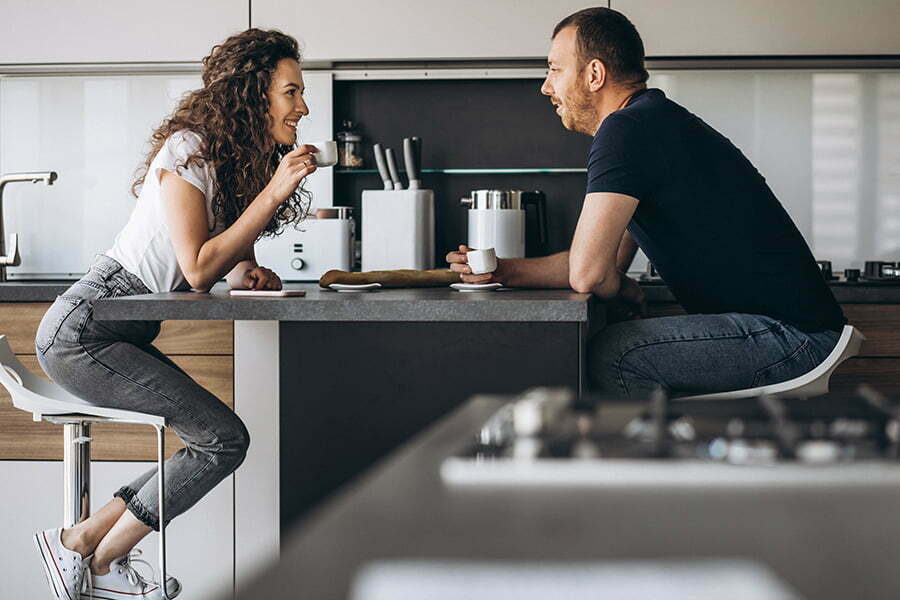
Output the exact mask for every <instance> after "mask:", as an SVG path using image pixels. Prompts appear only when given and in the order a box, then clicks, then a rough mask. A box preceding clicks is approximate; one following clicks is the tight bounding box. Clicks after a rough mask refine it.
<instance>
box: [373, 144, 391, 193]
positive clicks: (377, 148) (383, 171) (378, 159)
mask: <svg viewBox="0 0 900 600" xmlns="http://www.w3.org/2000/svg"><path fill="white" fill-rule="evenodd" d="M372 152H374V153H375V164H376V165H378V174H379V175H381V181H383V182H384V189H386V190H392V189H394V185H393V182H392V181H391V176H390V173H389V172H388V168H387V163H385V161H384V151H382V149H381V144H375V145H374V146H372Z"/></svg>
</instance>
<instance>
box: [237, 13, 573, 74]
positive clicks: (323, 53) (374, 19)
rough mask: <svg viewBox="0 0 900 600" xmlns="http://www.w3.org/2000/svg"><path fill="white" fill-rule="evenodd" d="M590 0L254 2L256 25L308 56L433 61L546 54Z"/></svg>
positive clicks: (534, 56) (312, 57)
mask: <svg viewBox="0 0 900 600" xmlns="http://www.w3.org/2000/svg"><path fill="white" fill-rule="evenodd" d="M584 6H585V3H584V0H556V1H555V2H535V1H532V0H527V1H523V0H456V1H455V2H447V1H446V0H421V1H419V2H410V1H409V0H381V1H380V2H372V1H371V0H344V1H342V2H324V3H318V4H316V5H311V4H309V3H307V2H300V1H299V0H254V2H253V11H252V15H251V18H252V22H253V26H254V27H263V28H269V27H275V28H278V29H281V30H282V31H284V32H286V33H290V34H291V35H294V36H296V37H297V38H298V39H299V40H300V41H301V42H302V43H303V45H304V46H305V51H304V58H305V59H306V60H315V61H335V60H352V61H367V60H427V59H471V60H476V59H487V58H497V59H511V58H545V57H546V56H547V50H548V48H549V47H550V34H551V33H552V32H553V27H554V25H556V23H557V22H559V20H560V19H562V18H563V17H565V16H567V15H569V14H571V13H573V12H575V11H576V10H579V9H581V8H584Z"/></svg>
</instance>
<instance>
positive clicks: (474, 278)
mask: <svg viewBox="0 0 900 600" xmlns="http://www.w3.org/2000/svg"><path fill="white" fill-rule="evenodd" d="M470 250H471V248H469V247H468V246H466V245H465V244H461V245H460V247H459V250H458V251H456V252H451V253H449V254H448V255H447V262H448V263H450V270H451V271H455V272H456V273H459V276H460V279H462V280H463V283H503V259H502V258H498V259H497V269H496V270H495V271H493V272H491V273H482V274H480V275H473V274H472V269H471V267H469V264H468V263H469V258H468V256H467V255H468V254H469V251H470Z"/></svg>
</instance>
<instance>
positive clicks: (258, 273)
mask: <svg viewBox="0 0 900 600" xmlns="http://www.w3.org/2000/svg"><path fill="white" fill-rule="evenodd" d="M241 283H242V285H243V286H244V288H245V289H248V290H280V289H281V278H280V277H278V275H276V274H275V271H272V270H271V269H267V268H265V267H253V268H252V269H247V272H246V273H244V278H243V280H242V282H241Z"/></svg>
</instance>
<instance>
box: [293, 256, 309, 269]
mask: <svg viewBox="0 0 900 600" xmlns="http://www.w3.org/2000/svg"><path fill="white" fill-rule="evenodd" d="M305 266H306V263H305V262H303V259H302V258H295V259H294V260H292V261H291V268H293V269H294V270H296V271H300V270H301V269H303V267H305Z"/></svg>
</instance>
